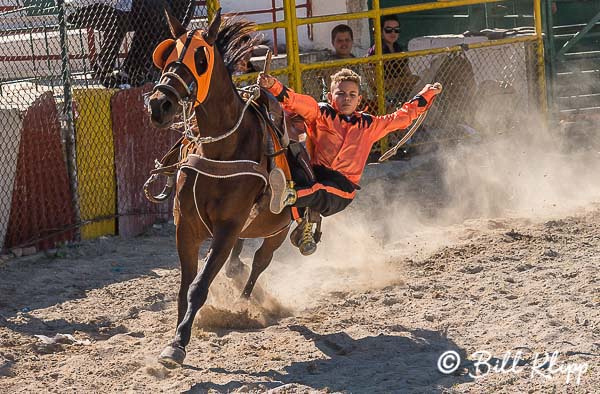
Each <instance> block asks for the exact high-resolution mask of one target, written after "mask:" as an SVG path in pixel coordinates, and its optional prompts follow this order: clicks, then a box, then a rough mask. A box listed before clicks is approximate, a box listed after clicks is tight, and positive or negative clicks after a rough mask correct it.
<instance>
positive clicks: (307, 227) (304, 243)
mask: <svg viewBox="0 0 600 394" xmlns="http://www.w3.org/2000/svg"><path fill="white" fill-rule="evenodd" d="M303 224H304V227H303V229H302V240H301V241H300V245H299V246H298V249H300V253H302V255H303V256H310V255H311V254H313V253H315V252H316V251H317V243H316V242H315V239H314V238H313V233H312V223H311V222H309V221H308V220H304V223H303ZM300 225H302V223H301V224H300Z"/></svg>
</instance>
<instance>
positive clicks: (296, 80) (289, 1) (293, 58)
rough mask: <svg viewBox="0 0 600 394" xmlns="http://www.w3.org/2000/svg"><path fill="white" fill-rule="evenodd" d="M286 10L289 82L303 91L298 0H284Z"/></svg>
mask: <svg viewBox="0 0 600 394" xmlns="http://www.w3.org/2000/svg"><path fill="white" fill-rule="evenodd" d="M284 5H285V7H284V10H285V20H286V22H287V23H286V27H285V46H286V50H285V52H286V56H287V62H288V67H289V68H290V74H289V78H290V80H289V84H290V85H291V86H292V88H293V89H294V90H295V91H296V92H298V93H302V72H301V71H300V47H299V46H298V22H297V17H296V0H284Z"/></svg>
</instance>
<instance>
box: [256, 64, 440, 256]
mask: <svg viewBox="0 0 600 394" xmlns="http://www.w3.org/2000/svg"><path fill="white" fill-rule="evenodd" d="M258 84H259V85H260V86H261V87H263V88H266V89H268V90H269V91H270V92H271V93H272V94H273V95H275V97H277V99H278V100H279V101H280V102H281V103H282V105H283V107H284V109H286V110H288V111H291V112H294V113H297V114H299V115H301V116H302V117H303V118H304V120H305V122H306V125H307V136H308V138H307V140H308V141H309V143H310V144H309V145H312V147H311V148H312V149H309V150H310V151H311V152H310V153H311V165H312V167H313V170H314V173H315V177H316V180H317V182H316V183H314V184H313V185H312V186H310V187H296V188H291V187H289V185H288V183H287V181H286V178H285V175H284V172H283V171H282V170H281V169H279V168H275V169H274V170H273V171H271V173H270V175H269V183H270V185H271V203H270V209H271V212H273V213H280V212H281V211H282V210H283V208H284V207H285V206H286V205H293V206H294V207H296V208H299V209H302V208H310V209H311V210H316V211H317V212H319V213H320V214H321V215H323V216H329V215H333V214H334V213H337V212H340V211H342V210H343V209H344V208H346V207H347V206H348V205H349V204H350V203H351V202H352V200H353V199H354V196H355V194H356V190H358V189H360V187H359V186H358V183H359V181H360V177H361V175H362V172H363V169H364V166H365V163H366V161H367V157H368V155H369V152H370V150H371V146H372V145H373V144H374V143H375V142H376V141H378V140H379V139H381V138H382V137H384V136H385V135H387V134H388V133H390V132H393V131H395V130H398V129H405V128H407V127H408V126H410V124H411V123H412V122H413V121H414V120H415V119H416V118H417V117H418V116H419V115H420V114H422V113H423V112H425V111H426V110H427V109H428V108H429V106H430V105H431V102H432V99H433V97H434V96H435V95H437V94H439V93H440V92H441V90H440V89H439V88H437V87H434V86H433V85H431V84H427V85H425V87H424V88H423V89H422V90H421V91H420V92H419V94H417V95H416V96H415V97H414V98H413V99H412V100H410V101H409V102H407V103H405V104H404V105H402V107H401V108H399V109H398V110H397V111H395V112H393V113H391V114H388V115H384V116H373V115H370V114H367V113H364V112H357V110H356V108H357V107H358V105H359V103H360V101H361V99H362V97H361V95H360V76H359V75H358V74H357V73H355V72H354V71H352V70H349V69H346V68H344V69H342V70H341V71H339V72H337V73H335V74H333V75H332V76H331V86H330V88H331V91H330V92H329V93H327V101H328V102H327V103H317V102H316V101H315V99H313V98H312V97H311V96H307V95H304V94H299V93H295V92H294V91H293V90H291V89H289V88H288V87H286V86H284V85H283V84H282V83H281V82H279V81H278V80H277V79H276V78H274V77H273V76H271V75H268V74H265V73H260V74H259V77H258ZM300 223H303V225H304V226H305V228H304V229H303V233H304V234H303V237H302V241H301V245H300V247H301V251H303V249H304V251H303V254H311V253H312V252H314V251H315V250H316V243H315V242H314V239H312V237H306V235H308V234H311V235H312V224H310V223H309V222H308V220H304V221H303V222H300ZM306 226H309V227H308V230H307V228H306ZM302 246H303V247H304V248H303V247H302ZM305 252H306V253H305Z"/></svg>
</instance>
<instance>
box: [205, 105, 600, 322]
mask: <svg viewBox="0 0 600 394" xmlns="http://www.w3.org/2000/svg"><path fill="white" fill-rule="evenodd" d="M521 115H522V119H524V120H522V121H521V126H520V127H515V128H513V129H512V130H511V131H508V132H497V131H495V130H493V128H491V127H490V128H489V129H487V131H486V129H485V128H483V132H482V133H481V134H480V135H476V136H475V137H472V138H469V139H465V140H464V141H461V142H460V143H458V144H454V145H453V146H445V147H441V148H439V149H438V150H436V151H435V152H431V153H429V154H426V155H423V156H424V157H420V156H416V157H415V158H414V159H411V160H410V161H406V162H401V161H400V162H399V161H392V162H388V163H384V164H381V165H374V166H373V165H371V166H368V168H367V169H366V171H365V175H364V177H363V180H362V182H361V184H362V190H360V191H359V192H358V195H357V198H356V200H355V201H354V202H353V203H352V204H351V205H350V206H349V207H348V208H347V209H346V210H345V211H344V212H342V213H340V214H337V215H334V216H332V217H328V218H325V219H324V221H323V238H322V241H321V243H320V244H319V247H318V250H317V252H316V253H315V254H314V255H312V256H309V257H304V256H301V255H300V253H299V252H298V250H297V249H295V248H293V247H292V246H291V245H290V244H289V242H287V241H286V243H285V244H284V245H283V246H282V247H281V248H280V249H279V250H278V251H276V253H275V257H274V260H273V262H272V263H271V265H270V267H269V268H268V269H267V270H266V271H265V272H264V273H263V275H262V276H261V278H260V279H259V282H258V284H257V290H256V291H259V292H264V293H266V294H268V298H269V300H270V301H269V303H268V304H265V305H266V306H265V311H263V312H261V313H262V314H266V315H268V316H269V318H272V317H276V316H277V315H278V313H281V314H282V315H284V314H287V313H293V312H297V311H300V310H303V309H305V308H311V307H312V306H315V305H317V304H318V303H319V301H320V299H323V298H324V297H326V296H327V295H328V294H329V293H331V292H342V293H343V292H347V293H349V292H355V291H367V290H369V289H377V288H382V287H385V286H389V285H399V284H403V283H404V282H405V281H404V279H403V266H404V267H405V266H406V263H412V262H413V261H418V260H419V259H420V258H426V257H427V256H428V255H430V254H431V253H432V252H434V251H435V250H436V249H438V248H440V247H442V246H446V245H451V244H454V243H457V242H461V241H465V240H468V239H469V234H471V233H472V232H473V231H479V230H485V229H487V228H493V227H492V226H490V222H493V220H494V219H495V220H501V219H498V218H525V219H530V220H544V218H550V217H552V216H553V215H563V214H569V212H574V211H575V210H576V209H577V208H579V207H585V206H586V205H587V204H589V203H590V202H592V201H598V200H600V183H598V182H597V181H596V177H597V175H596V174H598V173H599V172H600V154H599V152H598V149H593V147H592V146H589V145H586V144H581V145H578V146H576V147H575V148H573V144H569V143H568V142H569V141H568V138H569V136H568V135H564V134H563V130H548V129H546V128H544V126H543V122H542V120H541V118H540V117H539V116H535V115H531V114H521ZM567 146H569V148H568V149H567V148H566V147H567ZM259 245H260V243H259V242H256V241H250V242H247V243H246V246H245V248H244V253H243V254H242V259H243V260H244V262H245V263H246V264H248V265H249V264H250V263H251V261H252V253H253V251H254V250H256V248H257V247H258V246H259ZM244 277H246V276H244ZM239 289H241V285H240V287H239V288H238V290H239ZM212 290H213V289H211V291H212ZM239 291H241V290H239ZM225 293H227V294H234V293H237V292H236V291H235V290H230V291H225ZM262 298H263V299H265V298H264V297H262ZM273 300H277V303H276V304H273ZM279 303H281V304H279ZM257 305H260V303H258V304H257ZM274 305H277V306H276V307H274ZM255 307H256V306H255ZM236 313H238V312H236ZM268 320H269V319H268V318H267V319H266V320H265V318H264V317H263V320H261V321H262V322H264V323H265V324H268V322H267V321H268ZM253 325H254V323H249V326H253Z"/></svg>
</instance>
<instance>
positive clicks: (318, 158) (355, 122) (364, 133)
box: [269, 81, 427, 185]
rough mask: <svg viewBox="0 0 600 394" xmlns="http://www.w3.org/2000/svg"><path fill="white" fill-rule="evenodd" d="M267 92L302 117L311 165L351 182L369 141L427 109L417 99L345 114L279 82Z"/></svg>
mask: <svg viewBox="0 0 600 394" xmlns="http://www.w3.org/2000/svg"><path fill="white" fill-rule="evenodd" d="M269 91H270V92H271V93H272V94H273V95H275V97H277V99H278V100H279V101H280V102H281V103H282V105H283V108H284V109H286V110H288V111H291V112H295V113H297V114H298V115H300V116H302V117H303V118H304V120H305V122H306V125H307V128H306V129H307V134H308V139H309V140H310V143H311V148H312V149H310V153H311V164H312V165H313V166H324V167H326V168H329V169H332V170H334V171H338V172H339V173H341V174H342V175H344V176H345V177H346V178H347V179H348V180H349V181H350V182H352V183H353V184H354V185H358V183H359V182H360V177H361V175H362V172H363V169H364V167H365V164H366V162H367V159H368V156H369V152H370V151H371V147H372V146H373V144H374V143H375V142H377V141H378V140H379V139H381V138H382V137H384V136H386V135H387V134H388V133H391V132H392V131H395V130H399V129H405V128H407V127H408V126H410V124H411V123H412V122H413V121H414V120H415V119H416V118H417V117H418V116H419V115H420V114H421V113H423V112H424V111H425V110H426V109H427V102H426V101H425V100H424V99H422V98H418V99H417V100H412V101H411V102H408V103H405V104H404V105H403V106H402V107H401V108H400V109H398V110H397V111H396V112H393V113H391V114H389V115H384V116H373V115H370V114H367V113H365V112H355V113H353V114H352V115H349V116H346V115H342V114H340V113H338V112H337V111H336V110H335V109H334V108H333V107H332V106H331V105H329V104H327V103H317V102H316V101H315V99H313V98H312V97H311V96H307V95H304V94H299V93H296V92H294V91H293V90H292V89H289V88H288V87H286V86H284V85H283V84H281V82H279V81H277V82H275V84H274V85H273V86H272V87H271V88H270V89H269ZM417 97H419V96H417Z"/></svg>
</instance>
